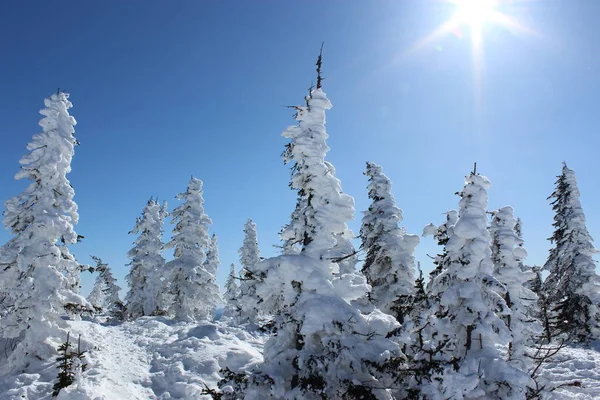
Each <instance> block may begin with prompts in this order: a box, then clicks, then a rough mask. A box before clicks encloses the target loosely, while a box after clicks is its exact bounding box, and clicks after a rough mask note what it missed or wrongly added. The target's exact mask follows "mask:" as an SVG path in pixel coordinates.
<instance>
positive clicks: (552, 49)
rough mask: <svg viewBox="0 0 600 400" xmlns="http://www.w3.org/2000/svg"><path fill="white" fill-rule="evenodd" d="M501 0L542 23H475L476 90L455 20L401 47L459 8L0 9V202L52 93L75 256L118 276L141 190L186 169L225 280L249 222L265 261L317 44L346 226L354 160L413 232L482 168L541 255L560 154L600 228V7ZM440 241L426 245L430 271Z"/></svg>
mask: <svg viewBox="0 0 600 400" xmlns="http://www.w3.org/2000/svg"><path fill="white" fill-rule="evenodd" d="M500 9H501V11H503V12H504V13H506V14H507V15H509V16H511V17H514V18H515V19H517V20H518V21H519V22H520V23H521V24H523V25H525V26H527V27H529V28H530V29H531V30H532V31H535V33H524V32H521V31H513V30H509V29H505V28H504V27H502V26H500V25H497V24H488V25H486V26H485V30H484V39H483V40H484V41H483V50H484V54H483V61H484V62H483V67H482V69H481V71H483V75H482V76H483V78H482V81H481V85H480V86H478V88H479V89H477V88H476V85H475V82H476V79H475V77H476V75H477V74H476V71H475V69H474V67H473V65H474V57H473V50H472V46H471V40H470V33H469V30H468V29H467V28H466V27H463V29H462V30H461V31H458V32H454V33H452V34H448V35H443V36H441V37H439V38H437V39H435V40H433V41H431V42H429V43H427V44H426V45H424V46H423V47H421V48H419V49H418V50H417V51H412V52H411V51H409V50H410V49H411V48H413V47H414V45H415V44H416V43H417V42H419V40H420V39H422V38H423V37H425V36H427V35H428V34H429V33H431V32H432V31H434V30H435V29H436V27H438V26H440V24H442V23H444V22H445V21H447V20H448V19H449V18H451V17H452V15H453V13H454V12H455V9H454V7H453V6H452V5H451V4H449V3H447V2H444V1H427V0H403V1H369V2H366V1H341V0H336V1H334V0H331V1H316V0H315V1H275V0H272V1H258V0H257V1H191V0H190V1H178V2H167V1H144V2H141V1H137V2H134V1H115V0H112V1H102V2H91V1H60V2H57V1H45V2H42V1H31V2H8V1H5V2H2V3H1V4H0V54H1V58H0V76H1V77H2V89H3V93H4V95H3V96H0V120H1V121H2V133H1V135H2V136H1V137H2V142H1V143H2V145H1V146H0V199H2V201H4V200H5V199H8V198H9V197H11V196H13V195H16V194H18V193H19V192H20V191H21V190H22V189H23V188H24V186H25V182H16V181H14V179H13V175H14V173H15V172H16V171H17V169H18V167H19V166H18V160H19V158H20V157H21V155H23V154H24V153H25V145H26V144H27V142H28V141H29V140H30V138H31V136H32V135H33V134H35V133H37V132H38V131H40V128H39V127H38V126H37V122H38V121H39V119H40V118H41V116H40V115H39V114H38V110H39V109H40V108H42V107H43V99H44V97H46V96H48V95H50V94H51V93H52V92H54V91H56V88H57V87H60V88H64V89H65V90H66V91H68V92H70V93H71V101H72V102H73V104H74V108H73V109H72V110H71V111H72V115H73V116H74V117H75V118H76V119H77V121H78V125H77V126H76V135H77V137H78V139H79V140H80V142H81V146H79V147H78V148H77V150H76V155H75V158H74V162H73V165H72V166H73V172H72V174H71V175H70V180H71V182H72V184H73V186H74V187H75V191H76V198H75V200H76V202H77V203H78V205H79V211H80V217H81V221H80V223H79V225H78V226H77V231H78V232H79V233H80V234H82V235H84V236H85V237H86V239H85V241H84V242H83V243H81V244H78V245H76V246H73V247H72V252H73V253H74V254H75V255H76V256H77V257H78V259H79V260H80V261H81V262H89V261H90V259H89V254H94V255H98V256H100V257H102V258H103V259H104V260H105V261H107V262H109V263H110V264H111V265H112V267H113V268H114V270H115V272H116V275H117V277H118V278H120V279H122V278H123V277H124V275H125V274H126V273H127V267H125V264H126V263H127V262H128V260H127V258H126V256H125V254H126V252H127V250H128V249H129V248H130V247H131V243H132V241H133V240H134V237H133V236H131V235H128V234H127V232H128V231H129V230H130V229H131V228H132V227H133V225H134V222H135V218H136V217H137V216H138V215H139V214H140V212H141V210H142V207H143V206H144V204H145V203H146V201H147V200H148V198H149V197H150V196H155V197H156V196H158V197H159V198H160V199H166V200H168V201H169V203H170V209H172V208H173V207H174V206H176V205H177V204H178V202H177V201H176V200H175V199H174V196H175V195H176V194H177V193H179V192H181V191H183V190H185V187H186V184H187V181H188V179H189V177H190V175H192V174H193V175H194V176H196V177H198V178H200V179H202V180H203V181H204V184H205V200H206V203H205V206H206V211H207V213H208V214H209V215H210V217H211V218H212V219H213V222H214V224H213V227H212V232H215V233H216V234H217V235H218V236H219V238H220V244H221V246H220V251H221V260H222V263H223V268H222V270H221V273H220V277H219V280H220V282H221V283H222V282H223V278H224V276H225V273H226V270H227V269H228V268H227V267H228V265H229V264H230V263H231V262H237V258H238V257H237V249H238V248H239V246H240V244H241V241H242V237H243V234H242V228H243V224H244V222H245V220H246V219H247V218H248V217H252V218H253V219H254V220H255V221H256V223H257V225H258V234H259V241H260V246H261V250H262V252H263V255H265V256H269V255H272V254H274V253H275V252H276V249H274V248H273V247H272V246H273V245H276V244H278V237H277V233H278V231H279V229H280V228H281V226H282V225H284V224H285V223H286V222H287V221H288V218H289V214H290V213H291V211H292V210H293V208H294V204H295V194H294V193H293V192H292V191H290V190H289V189H288V186H287V184H288V180H289V169H288V167H286V166H284V165H283V163H282V161H281V158H280V154H281V152H282V150H283V147H284V145H285V143H286V141H285V139H284V138H282V137H281V136H280V133H281V131H282V130H283V129H284V128H286V127H287V126H288V125H291V124H294V121H293V120H292V118H291V116H292V112H291V111H290V110H289V109H286V108H284V107H283V106H285V105H293V104H299V103H301V102H302V100H303V96H304V94H305V93H306V90H307V88H308V87H309V85H310V83H311V80H314V79H315V73H314V62H315V59H316V56H317V53H318V49H319V47H320V45H321V42H323V41H324V42H325V53H324V75H325V77H326V80H325V82H324V89H325V91H326V92H327V94H328V96H329V98H330V99H331V101H332V102H333V105H334V108H333V109H332V110H331V111H330V112H329V113H328V115H327V121H328V124H327V129H328V133H329V134H330V139H329V145H330V147H331V149H332V150H331V152H330V153H329V155H328V159H329V161H331V162H332V163H333V164H334V165H335V166H336V168H337V176H338V177H339V178H340V179H341V181H342V186H343V188H344V191H345V192H347V193H348V194H350V195H352V196H354V198H355V200H356V209H357V212H356V217H357V218H356V220H355V221H354V222H353V223H352V224H351V227H352V228H353V229H354V232H356V233H357V232H358V229H359V226H360V217H361V213H360V212H361V211H362V210H364V209H366V208H367V207H368V204H369V201H368V199H367V193H366V189H365V186H366V183H367V182H366V179H365V177H364V176H363V175H362V172H363V170H364V164H365V161H367V160H370V161H373V162H376V163H378V164H380V165H382V166H383V168H384V171H385V172H386V173H387V175H388V176H389V177H390V178H391V179H392V182H393V184H394V194H395V196H396V200H397V202H398V205H399V206H400V207H401V208H402V209H403V210H404V222H403V225H404V226H405V227H406V228H407V229H408V231H409V232H412V233H420V232H421V229H422V227H423V226H424V225H425V224H427V223H429V222H434V223H436V224H437V223H440V222H442V221H443V219H444V216H443V213H444V211H446V210H447V209H451V208H455V207H456V205H457V201H458V197H457V196H455V195H454V193H455V192H456V191H458V190H460V189H461V187H462V184H463V178H464V176H465V175H466V174H468V173H469V171H470V170H471V168H472V165H473V162H474V161H477V162H478V172H480V173H482V174H484V175H486V176H488V177H489V178H490V179H491V181H492V185H493V187H492V189H491V191H490V193H489V195H490V210H492V209H495V208H498V207H501V206H504V205H512V206H513V207H514V208H515V210H516V213H517V214H518V215H519V216H521V217H522V219H523V223H524V234H525V240H526V248H527V249H528V251H529V254H530V257H529V262H530V263H536V264H541V263H543V262H544V260H545V257H546V255H547V252H548V249H549V242H548V241H547V240H546V238H547V237H549V236H550V235H551V233H552V227H551V223H552V217H553V214H552V211H551V208H550V206H549V204H548V201H547V200H546V197H547V196H548V195H549V194H550V193H551V192H552V190H553V185H554V180H555V176H556V175H557V174H559V173H560V168H561V162H562V161H563V160H564V161H567V163H568V165H569V167H571V168H573V169H574V170H575V171H576V173H577V177H578V180H579V185H580V189H581V192H582V203H583V207H584V210H585V212H586V216H587V221H588V228H589V230H590V233H591V234H592V236H596V237H597V238H600V206H598V203H599V200H600V187H599V186H598V173H597V170H598V149H599V144H600V139H599V132H600V129H599V127H600V126H599V125H600V113H599V112H598V106H597V104H598V93H600V90H599V89H600V41H598V40H597V38H598V37H599V35H600V27H599V26H598V24H597V21H598V20H599V19H600V2H598V1H597V0H587V1H583V0H539V1H521V2H518V1H512V2H510V4H505V5H503V6H501V7H500ZM476 93H480V95H479V96H477V95H476ZM170 229H171V226H170V225H167V226H166V235H165V239H168V237H170ZM8 237H9V236H8V234H7V233H5V232H3V233H1V234H0V240H2V242H4V241H5V240H6V239H7V238H8ZM437 250H438V249H437V247H436V246H435V245H434V243H433V240H432V239H431V238H425V239H422V242H421V245H420V246H419V248H418V253H417V257H418V259H419V260H421V261H422V263H423V266H424V268H425V269H429V268H431V267H430V265H431V260H429V258H428V257H427V255H426V254H427V253H429V254H435V252H436V251H437ZM90 281H91V279H90V277H86V278H85V282H86V290H89V289H87V288H88V287H89V282H90ZM120 284H121V286H123V287H124V288H125V287H126V284H125V282H124V281H123V280H121V281H120Z"/></svg>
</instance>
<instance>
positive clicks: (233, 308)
mask: <svg viewBox="0 0 600 400" xmlns="http://www.w3.org/2000/svg"><path fill="white" fill-rule="evenodd" d="M236 280H237V275H236V272H235V264H233V263H231V265H230V266H229V275H228V276H227V281H226V282H225V295H224V296H223V298H224V300H225V311H224V312H223V315H225V316H227V317H230V318H233V319H234V320H239V319H240V314H241V312H240V311H241V307H240V305H239V297H240V291H239V288H238V285H237V282H236Z"/></svg>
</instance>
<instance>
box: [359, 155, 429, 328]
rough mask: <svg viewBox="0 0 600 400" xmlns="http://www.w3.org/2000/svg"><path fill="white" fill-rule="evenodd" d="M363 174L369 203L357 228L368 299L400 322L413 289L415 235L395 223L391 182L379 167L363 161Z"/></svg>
mask: <svg viewBox="0 0 600 400" xmlns="http://www.w3.org/2000/svg"><path fill="white" fill-rule="evenodd" d="M365 175H367V176H368V177H369V185H368V186H367V188H368V190H369V198H370V199H371V200H372V201H373V202H372V203H371V205H370V206H369V209H368V210H367V211H365V212H364V214H365V215H364V217H363V219H362V226H361V229H360V238H361V240H362V244H361V249H362V250H363V251H365V252H366V258H365V261H364V263H363V267H362V272H363V274H364V275H365V277H366V278H367V282H368V283H369V285H371V292H370V294H369V297H370V299H371V301H372V302H373V303H374V304H375V305H376V307H378V308H379V309H380V310H381V311H383V312H385V313H388V314H391V315H394V316H395V317H396V319H398V321H399V322H400V323H402V322H403V320H404V316H403V311H402V310H403V308H404V306H405V303H406V302H407V301H408V297H409V296H410V295H411V294H412V291H413V282H414V268H415V266H414V255H413V254H414V249H415V247H416V246H417V244H418V243H419V237H418V236H416V235H409V234H407V233H406V231H405V230H404V229H403V228H400V227H399V226H398V224H399V223H400V222H401V221H402V210H401V209H400V208H398V207H397V206H396V202H395V200H394V196H393V195H392V184H391V182H390V180H389V179H388V177H387V176H385V175H384V174H383V171H382V169H381V167H380V166H379V165H377V164H374V163H371V162H367V170H366V172H365Z"/></svg>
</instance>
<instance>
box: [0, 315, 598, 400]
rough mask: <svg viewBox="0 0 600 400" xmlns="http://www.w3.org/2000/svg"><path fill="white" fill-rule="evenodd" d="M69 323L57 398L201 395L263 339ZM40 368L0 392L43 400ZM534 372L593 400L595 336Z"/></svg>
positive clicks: (46, 376)
mask: <svg viewBox="0 0 600 400" xmlns="http://www.w3.org/2000/svg"><path fill="white" fill-rule="evenodd" d="M70 325H71V333H72V335H73V337H77V336H78V335H79V334H81V337H82V342H83V345H84V346H85V347H86V350H87V353H86V357H85V362H86V363H87V364H88V368H87V370H86V372H85V373H84V379H83V382H82V384H81V385H80V387H79V388H77V387H76V385H73V386H71V387H69V388H68V389H63V390H62V391H61V393H60V395H59V397H58V399H59V400H121V399H123V400H125V399H127V400H138V399H139V400H148V399H161V400H166V399H186V400H187V399H190V400H195V399H209V398H210V397H208V396H202V395H201V392H202V389H203V388H204V384H206V385H207V386H208V387H211V388H214V387H216V385H217V382H218V381H219V378H220V377H219V374H218V372H219V370H220V369H221V368H225V367H229V368H230V369H232V370H237V369H239V368H248V367H250V366H251V365H253V364H255V363H259V362H261V361H262V355H261V353H262V347H263V343H264V340H265V338H266V337H265V336H264V335H263V334H261V333H259V332H255V331H254V332H252V331H250V332H249V331H247V330H245V329H242V328H238V327H231V326H229V325H228V324H227V323H226V322H225V321H216V322H198V323H174V322H172V321H169V320H167V319H163V318H160V317H144V318H140V319H138V320H136V321H132V322H125V323H123V324H119V325H102V324H99V323H96V322H90V321H71V322H70ZM40 371H41V373H40V374H20V375H18V376H16V375H7V376H4V377H2V378H1V379H0V385H1V386H0V399H2V400H4V399H7V400H9V399H10V400H13V399H15V400H16V399H21V400H22V399H31V400H34V399H50V393H51V388H52V385H53V383H54V382H53V381H52V380H53V379H54V377H55V376H56V369H55V368H54V365H50V364H48V365H46V366H44V367H41V368H40ZM542 375H543V376H544V378H546V379H547V380H548V381H549V382H552V383H553V384H559V385H560V384H567V386H564V387H562V388H560V389H558V390H557V391H555V392H554V393H553V394H552V395H551V397H550V398H551V399H580V400H592V399H600V343H597V344H595V345H593V346H589V347H588V348H582V347H577V348H566V349H564V350H562V351H561V353H559V354H558V355H556V356H555V357H554V359H553V360H552V362H550V363H549V364H548V365H547V366H546V369H545V370H544V372H543V374H542ZM574 383H575V384H574Z"/></svg>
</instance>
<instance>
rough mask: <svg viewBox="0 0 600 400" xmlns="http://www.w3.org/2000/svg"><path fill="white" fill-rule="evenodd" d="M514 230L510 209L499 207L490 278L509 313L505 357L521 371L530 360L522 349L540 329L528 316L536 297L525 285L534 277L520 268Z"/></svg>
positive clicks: (519, 245) (494, 220)
mask: <svg viewBox="0 0 600 400" xmlns="http://www.w3.org/2000/svg"><path fill="white" fill-rule="evenodd" d="M518 229H520V224H518V221H516V220H515V218H514V213H513V209H512V207H509V206H507V207H502V208H500V209H499V210H497V211H494V212H493V213H492V224H491V229H490V231H491V234H492V261H493V262H494V276H495V277H496V279H498V281H499V282H500V283H501V284H502V285H503V286H504V289H505V292H504V294H503V297H504V301H505V302H506V305H507V307H508V308H510V313H509V314H507V315H505V316H504V321H505V323H506V325H507V327H508V329H510V332H511V341H510V343H509V347H508V358H509V361H510V362H511V363H512V364H513V365H515V366H516V367H517V368H519V369H520V370H521V371H528V370H529V368H530V366H531V359H530V357H528V355H527V352H526V349H527V346H528V345H532V344H533V343H534V340H535V339H536V338H537V337H538V336H539V334H540V333H541V327H540V324H539V323H538V321H536V320H535V319H534V318H532V316H531V314H530V310H531V309H532V308H533V307H534V306H535V304H536V303H537V296H536V294H535V293H533V292H532V291H531V290H529V289H528V288H526V286H525V285H526V283H527V282H529V281H531V280H532V279H534V277H535V276H534V274H532V273H531V272H528V271H523V269H522V267H521V266H522V264H523V259H524V258H525V257H526V256H527V252H526V251H525V249H524V248H523V240H522V239H521V238H520V237H519V234H518V233H517V232H518Z"/></svg>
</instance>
